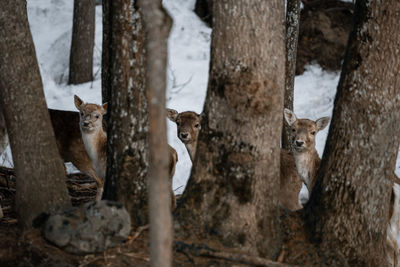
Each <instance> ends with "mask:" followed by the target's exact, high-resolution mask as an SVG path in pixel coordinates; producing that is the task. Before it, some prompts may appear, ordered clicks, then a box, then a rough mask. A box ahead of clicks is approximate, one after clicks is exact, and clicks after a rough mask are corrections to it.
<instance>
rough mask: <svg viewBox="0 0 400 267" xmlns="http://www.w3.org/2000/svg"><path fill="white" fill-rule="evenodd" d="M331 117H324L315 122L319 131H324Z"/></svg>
mask: <svg viewBox="0 0 400 267" xmlns="http://www.w3.org/2000/svg"><path fill="white" fill-rule="evenodd" d="M330 119H331V118H330V117H322V118H319V119H318V120H316V121H315V123H316V124H317V127H318V131H321V130H323V129H324V128H325V127H326V126H327V125H328V123H329V120H330Z"/></svg>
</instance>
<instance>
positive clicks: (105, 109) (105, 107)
mask: <svg viewBox="0 0 400 267" xmlns="http://www.w3.org/2000/svg"><path fill="white" fill-rule="evenodd" d="M101 107H102V108H103V115H104V114H106V113H107V107H108V103H107V102H106V103H104V104H103V105H102V106H101Z"/></svg>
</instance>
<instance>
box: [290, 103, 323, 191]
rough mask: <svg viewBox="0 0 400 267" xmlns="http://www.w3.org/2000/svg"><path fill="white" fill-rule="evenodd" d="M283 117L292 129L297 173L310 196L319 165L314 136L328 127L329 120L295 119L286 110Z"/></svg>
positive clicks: (292, 114) (294, 116) (293, 115)
mask: <svg viewBox="0 0 400 267" xmlns="http://www.w3.org/2000/svg"><path fill="white" fill-rule="evenodd" d="M284 116H285V120H286V122H287V123H288V124H289V125H290V126H291V127H292V138H293V139H292V140H293V142H292V147H293V156H294V161H295V163H296V168H297V172H298V173H299V175H300V177H301V179H302V180H303V182H304V184H305V185H306V186H307V189H308V192H309V193H310V194H311V191H312V188H313V187H314V184H315V179H316V176H317V171H318V169H319V165H320V164H321V159H320V157H319V155H318V152H317V150H316V149H315V136H316V135H317V133H318V132H319V131H321V130H323V129H324V128H325V127H326V126H327V125H328V123H329V120H330V118H329V117H322V118H319V119H318V120H316V121H312V120H308V119H297V117H296V115H295V114H294V113H293V112H292V111H291V110H289V109H286V108H285V110H284Z"/></svg>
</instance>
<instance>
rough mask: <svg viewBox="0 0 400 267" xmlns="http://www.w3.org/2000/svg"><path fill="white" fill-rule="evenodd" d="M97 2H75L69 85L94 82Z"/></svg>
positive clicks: (89, 0) (76, 0)
mask: <svg viewBox="0 0 400 267" xmlns="http://www.w3.org/2000/svg"><path fill="white" fill-rule="evenodd" d="M95 11H96V3H95V0H75V1H74V21H73V27H72V43H71V54H70V58H69V82H68V83H69V84H80V83H84V82H89V81H91V80H93V48H94V25H95Z"/></svg>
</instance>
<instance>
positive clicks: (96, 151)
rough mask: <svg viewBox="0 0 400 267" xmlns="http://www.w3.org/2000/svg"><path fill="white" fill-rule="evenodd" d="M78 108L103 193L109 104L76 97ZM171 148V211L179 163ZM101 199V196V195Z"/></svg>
mask: <svg viewBox="0 0 400 267" xmlns="http://www.w3.org/2000/svg"><path fill="white" fill-rule="evenodd" d="M74 102H75V106H76V108H77V109H78V110H79V114H80V122H79V125H80V129H81V133H82V140H83V143H84V146H85V148H86V151H87V153H88V155H89V157H90V158H91V160H92V162H93V166H94V169H95V170H96V172H97V174H98V176H99V177H100V178H101V179H102V180H101V183H100V185H99V191H101V193H102V191H103V180H104V178H105V174H106V165H107V153H106V152H107V151H106V150H107V149H106V148H107V133H106V132H105V131H104V128H103V126H102V125H103V115H104V114H106V112H107V103H105V104H103V105H101V106H100V105H97V104H91V103H84V102H83V101H82V100H81V99H80V98H79V97H78V96H76V95H75V96H74ZM168 147H169V157H170V166H169V178H170V182H171V186H170V193H171V209H174V208H175V206H176V201H175V196H174V192H173V190H172V178H173V176H174V174H175V166H176V163H177V161H178V154H177V153H176V151H175V149H174V148H172V147H171V146H168ZM100 197H101V195H100Z"/></svg>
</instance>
